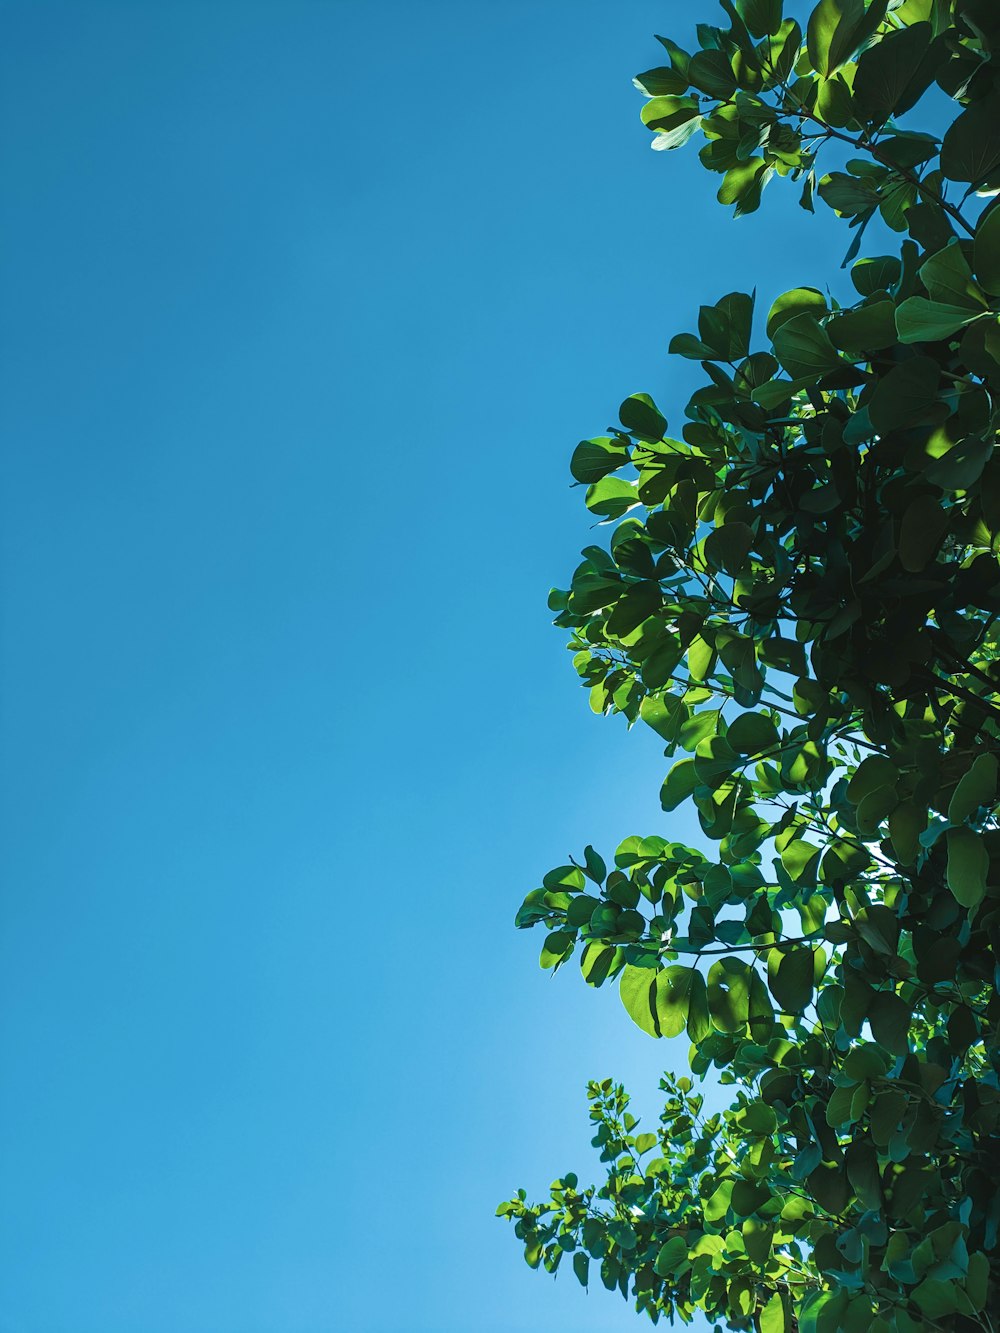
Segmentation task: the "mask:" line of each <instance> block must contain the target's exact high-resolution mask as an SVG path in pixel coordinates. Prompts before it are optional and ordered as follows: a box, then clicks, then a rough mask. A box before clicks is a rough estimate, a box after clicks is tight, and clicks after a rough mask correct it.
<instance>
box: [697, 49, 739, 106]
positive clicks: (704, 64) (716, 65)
mask: <svg viewBox="0 0 1000 1333" xmlns="http://www.w3.org/2000/svg"><path fill="white" fill-rule="evenodd" d="M687 76H688V79H689V81H690V82H691V84H692V86H693V87H695V88H698V89H699V90H700V91H701V92H703V93H708V95H709V97H715V98H718V99H719V101H720V102H724V101H726V100H727V99H728V98H730V97H731V96H732V95H733V93H734V92H735V91H736V76H735V75H734V73H733V66H732V62H731V61H730V60H729V59H728V57H727V56H726V54H725V52H724V51H719V50H716V49H709V50H707V51H697V52H696V53H695V54H694V55H693V56H692V57H691V63H690V64H689V65H688V68H687Z"/></svg>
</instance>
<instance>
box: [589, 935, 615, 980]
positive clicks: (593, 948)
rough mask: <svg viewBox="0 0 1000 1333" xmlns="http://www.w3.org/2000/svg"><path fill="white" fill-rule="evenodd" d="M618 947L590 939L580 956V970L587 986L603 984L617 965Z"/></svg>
mask: <svg viewBox="0 0 1000 1333" xmlns="http://www.w3.org/2000/svg"><path fill="white" fill-rule="evenodd" d="M620 953H621V950H620V949H616V948H615V947H614V945H611V944H603V943H601V941H600V940H591V942H590V943H589V944H588V945H587V946H586V948H585V949H584V951H583V954H582V956H581V958H580V971H581V972H582V973H583V979H584V981H585V982H586V983H587V985H588V986H594V987H597V986H603V985H604V983H605V981H607V979H608V976H609V974H610V973H611V972H612V971H613V970H614V968H615V966H616V965H617V962H618V958H619V955H620Z"/></svg>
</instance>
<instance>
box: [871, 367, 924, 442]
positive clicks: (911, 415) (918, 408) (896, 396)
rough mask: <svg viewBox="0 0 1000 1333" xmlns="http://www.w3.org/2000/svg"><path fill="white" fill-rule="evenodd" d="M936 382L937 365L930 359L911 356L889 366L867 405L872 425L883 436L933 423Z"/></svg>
mask: <svg viewBox="0 0 1000 1333" xmlns="http://www.w3.org/2000/svg"><path fill="white" fill-rule="evenodd" d="M940 382H941V373H940V369H939V367H938V363H937V362H936V361H932V360H931V358H930V357H927V356H914V357H911V359H910V360H908V361H904V362H902V363H901V364H900V365H898V366H893V368H892V370H890V371H889V373H888V374H887V375H883V376H882V377H881V378H880V379H879V381H878V384H877V386H876V388H875V392H874V393H873V394H872V397H871V399H870V401H869V403H868V413H869V415H870V417H871V420H872V425H873V426H874V427H875V429H876V430H877V431H878V432H879V434H885V432H886V431H890V430H905V429H906V428H907V427H910V426H917V425H920V424H921V423H923V422H927V421H932V420H934V419H935V416H936V415H937V412H936V409H937V407H938V386H939V384H940Z"/></svg>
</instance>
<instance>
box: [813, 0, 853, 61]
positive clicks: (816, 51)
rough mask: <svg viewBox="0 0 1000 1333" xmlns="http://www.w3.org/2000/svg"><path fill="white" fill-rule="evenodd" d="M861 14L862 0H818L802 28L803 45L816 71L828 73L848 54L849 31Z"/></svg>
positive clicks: (850, 42) (849, 51)
mask: <svg viewBox="0 0 1000 1333" xmlns="http://www.w3.org/2000/svg"><path fill="white" fill-rule="evenodd" d="M863 17H864V0H820V2H819V4H818V5H817V6H816V8H815V9H814V10H813V12H812V14H811V15H810V16H809V24H808V27H807V28H806V48H807V50H808V52H809V59H810V61H811V62H812V67H813V69H814V70H815V71H816V73H817V74H822V75H824V76H828V75H830V74H832V73H833V72H834V71H835V70H837V69H839V68H840V66H841V65H842V64H843V63H844V61H845V60H848V59H849V58H850V56H851V54H852V52H853V49H854V48H853V45H852V37H853V33H854V30H855V28H856V27H857V25H858V23H859V22H860V20H861V19H862V18H863Z"/></svg>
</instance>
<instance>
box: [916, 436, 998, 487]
mask: <svg viewBox="0 0 1000 1333" xmlns="http://www.w3.org/2000/svg"><path fill="white" fill-rule="evenodd" d="M992 454H993V443H992V441H991V440H988V439H986V440H983V439H979V438H978V437H977V436H975V435H970V436H969V437H968V439H965V440H959V442H958V444H956V445H955V446H954V448H952V449H949V450H948V452H947V453H946V454H942V456H941V457H940V458H936V459H935V460H934V462H933V463H931V464H930V466H929V467H928V468H927V470H926V471H925V473H924V476H925V478H926V479H927V481H931V482H933V483H934V485H935V486H940V487H941V489H942V490H943V491H964V490H968V488H969V487H970V486H971V485H972V484H973V482H975V481H978V480H979V477H980V476H981V474H982V471H983V468H984V467H985V466H986V464H987V463H988V462H989V460H990V458H991V457H992Z"/></svg>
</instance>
